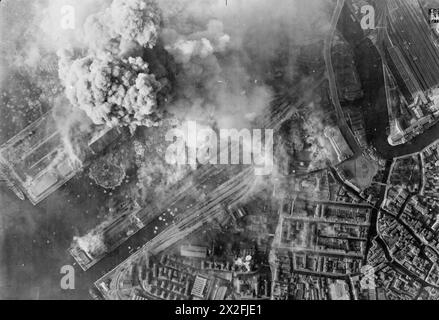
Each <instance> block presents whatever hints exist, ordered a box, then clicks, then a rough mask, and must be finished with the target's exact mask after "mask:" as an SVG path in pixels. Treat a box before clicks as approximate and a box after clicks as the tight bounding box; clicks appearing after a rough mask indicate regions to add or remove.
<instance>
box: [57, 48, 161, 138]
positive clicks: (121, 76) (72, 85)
mask: <svg viewBox="0 0 439 320" xmlns="http://www.w3.org/2000/svg"><path fill="white" fill-rule="evenodd" d="M60 75H61V76H62V79H63V82H64V84H65V86H66V94H67V97H68V98H69V100H70V102H71V103H72V104H73V105H74V106H77V107H78V108H81V109H82V110H84V111H85V112H86V113H87V115H88V116H89V117H90V119H92V120H93V122H94V123H95V124H98V125H100V124H106V125H108V126H110V127H114V126H129V127H130V128H132V129H135V128H136V127H137V126H139V125H144V126H151V125H153V124H154V120H155V119H154V118H152V115H153V113H154V111H155V107H156V92H157V91H158V90H159V89H160V83H159V82H158V81H156V79H155V77H154V75H152V74H149V73H148V64H146V63H145V62H144V61H143V60H142V59H141V58H139V57H138V58H131V57H130V58H128V59H118V58H114V57H113V56H111V55H108V56H105V57H103V58H101V57H96V56H88V57H85V58H81V59H76V60H75V59H71V58H69V57H67V56H65V55H61V64H60Z"/></svg>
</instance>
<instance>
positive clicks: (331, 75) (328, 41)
mask: <svg viewBox="0 0 439 320" xmlns="http://www.w3.org/2000/svg"><path fill="white" fill-rule="evenodd" d="M344 4H345V0H337V5H336V7H335V10H334V13H333V15H332V19H331V29H330V31H329V32H328V35H327V36H326V38H325V46H324V58H325V64H326V74H327V77H328V81H329V92H330V96H331V100H332V103H333V105H334V107H335V110H336V113H337V121H338V126H339V128H340V130H341V132H342V134H343V136H344V138H345V139H346V141H347V142H348V144H349V146H350V147H351V148H352V151H353V152H354V154H355V155H356V156H358V155H360V154H361V153H362V149H361V148H360V146H359V145H358V143H357V140H356V139H355V136H354V134H353V133H352V131H351V129H350V128H349V126H348V124H347V122H346V119H345V116H344V113H343V109H342V107H341V104H340V98H339V96H338V90H337V82H336V78H335V72H334V66H333V64H332V51H331V49H332V42H333V40H334V36H335V32H336V30H337V23H338V20H339V19H340V15H341V11H342V9H343V6H344Z"/></svg>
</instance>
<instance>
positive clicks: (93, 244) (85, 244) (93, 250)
mask: <svg viewBox="0 0 439 320" xmlns="http://www.w3.org/2000/svg"><path fill="white" fill-rule="evenodd" d="M73 240H74V241H75V242H76V243H77V244H78V246H79V248H81V249H82V250H84V251H85V252H87V253H88V254H89V255H90V256H99V255H101V254H102V253H104V252H106V251H107V247H106V245H105V242H104V236H103V233H99V234H94V233H89V234H87V235H85V236H83V237H74V238H73Z"/></svg>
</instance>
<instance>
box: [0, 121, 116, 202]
mask: <svg viewBox="0 0 439 320" xmlns="http://www.w3.org/2000/svg"><path fill="white" fill-rule="evenodd" d="M118 132H119V131H118ZM114 134H116V133H115V132H114V131H112V130H104V131H103V133H102V134H100V133H99V132H98V134H97V136H96V137H93V138H92V139H91V140H90V143H89V144H88V147H85V150H82V151H84V153H85V154H86V155H92V154H94V152H93V149H92V146H96V145H97V144H99V148H100V149H102V148H104V145H107V144H108V143H112V141H114V139H112V138H111V139H108V135H112V137H113V135H114ZM86 145H87V144H86ZM0 164H1V167H2V168H3V170H2V171H4V173H3V174H4V175H6V176H7V177H8V180H9V181H10V183H12V184H13V185H15V186H16V187H17V188H18V189H19V190H21V191H22V192H23V193H24V194H25V195H26V196H27V198H28V199H29V200H30V201H31V202H32V204H34V205H37V204H38V203H40V202H41V201H43V200H44V199H46V198H47V197H48V196H49V195H51V194H52V193H53V192H55V191H56V190H58V189H59V188H60V187H61V186H62V185H64V184H65V183H66V182H68V181H69V180H70V179H72V178H73V177H74V176H75V175H76V174H77V173H78V172H79V171H81V170H82V169H83V167H84V165H83V163H82V161H81V160H79V158H77V157H76V156H75V155H74V154H72V150H71V149H70V146H69V145H67V144H66V142H65V140H64V137H63V135H62V133H61V131H60V128H59V126H58V125H57V123H56V120H55V119H54V117H53V114H52V112H48V113H46V114H45V115H43V116H42V117H41V118H40V119H38V120H37V121H35V122H33V123H32V124H30V125H29V126H28V127H26V128H25V129H23V130H22V131H21V132H20V133H18V134H17V135H16V136H14V137H13V138H12V139H10V140H9V141H7V142H6V143H5V144H4V145H2V146H1V147H0ZM16 193H17V192H16Z"/></svg>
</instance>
